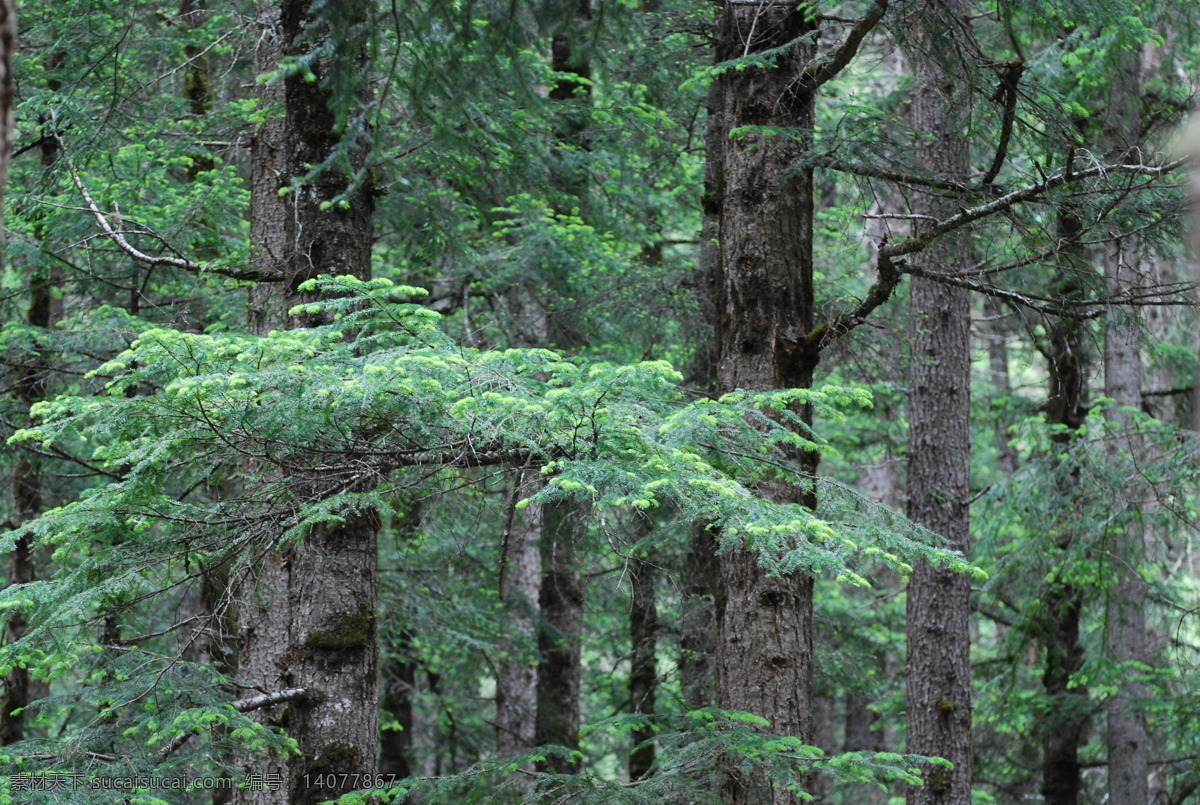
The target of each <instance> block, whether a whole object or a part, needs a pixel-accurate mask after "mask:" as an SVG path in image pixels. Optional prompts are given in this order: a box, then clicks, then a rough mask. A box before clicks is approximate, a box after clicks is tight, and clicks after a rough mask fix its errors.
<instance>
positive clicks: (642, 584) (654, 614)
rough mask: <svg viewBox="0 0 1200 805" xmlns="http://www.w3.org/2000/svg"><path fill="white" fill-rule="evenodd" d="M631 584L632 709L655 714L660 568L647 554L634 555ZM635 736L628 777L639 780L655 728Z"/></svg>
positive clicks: (651, 752) (650, 758) (648, 764)
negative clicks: (645, 555) (644, 555)
mask: <svg viewBox="0 0 1200 805" xmlns="http://www.w3.org/2000/svg"><path fill="white" fill-rule="evenodd" d="M640 519H642V518H639V520H640ZM646 525H648V523H647V524H646ZM629 584H630V588H631V590H630V596H629V598H630V605H629V642H630V648H631V660H630V668H629V709H630V711H632V712H633V713H638V714H641V715H646V716H653V715H654V690H655V687H656V684H657V681H658V603H657V593H658V590H657V586H658V568H657V567H655V566H654V563H653V562H652V561H651V560H650V559H649V558H648V557H643V556H640V555H639V556H637V557H635V558H634V559H633V560H632V569H631V571H630V578H629ZM632 738H633V744H634V746H635V747H638V745H639V744H644V745H643V746H641V747H640V748H635V749H634V750H633V751H632V752H631V753H630V755H629V779H630V780H640V779H642V778H643V777H646V776H647V775H648V774H649V773H650V767H651V766H653V765H654V756H655V750H654V744H653V740H654V729H653V728H651V727H646V728H643V729H635V730H634V731H633V734H632Z"/></svg>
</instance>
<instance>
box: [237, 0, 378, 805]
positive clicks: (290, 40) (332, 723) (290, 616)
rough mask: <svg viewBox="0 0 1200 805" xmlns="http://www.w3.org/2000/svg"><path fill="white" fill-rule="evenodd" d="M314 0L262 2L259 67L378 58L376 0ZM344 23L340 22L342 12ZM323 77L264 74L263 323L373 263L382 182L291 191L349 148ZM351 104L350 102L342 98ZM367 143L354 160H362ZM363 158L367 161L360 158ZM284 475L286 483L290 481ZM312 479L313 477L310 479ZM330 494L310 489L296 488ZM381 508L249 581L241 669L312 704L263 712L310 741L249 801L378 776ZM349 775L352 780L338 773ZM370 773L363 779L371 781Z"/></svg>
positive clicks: (321, 182)
mask: <svg viewBox="0 0 1200 805" xmlns="http://www.w3.org/2000/svg"><path fill="white" fill-rule="evenodd" d="M309 6H310V4H309V3H308V2H306V0H278V1H277V2H270V1H269V0H261V2H260V3H259V6H258V9H257V19H256V24H257V27H258V31H257V34H258V40H257V41H258V43H259V44H258V48H259V49H258V52H257V54H256V63H255V66H256V68H257V71H258V72H259V73H260V74H261V73H266V72H270V71H273V70H275V69H276V68H277V67H278V65H279V64H280V62H281V61H282V60H283V59H284V58H286V57H289V56H298V55H302V54H303V53H305V52H307V51H310V50H312V49H314V48H317V47H319V46H320V45H321V44H322V43H323V42H327V41H328V38H329V37H330V36H332V35H333V34H332V31H334V30H343V31H347V32H348V33H347V34H346V36H345V38H344V39H343V40H342V41H338V42H337V43H336V45H335V47H336V52H337V56H336V59H338V60H340V62H339V64H340V65H341V69H348V67H349V65H350V64H351V63H353V64H356V65H357V66H358V68H359V72H360V73H361V70H362V69H363V68H365V66H366V58H367V56H366V30H367V29H366V22H367V18H368V15H369V14H370V12H371V5H370V3H368V2H366V1H365V0H334V2H331V3H328V4H326V5H325V6H323V7H322V8H321V10H320V12H319V13H320V14H321V15H322V16H321V17H320V18H314V17H313V16H311V15H310V14H309ZM331 20H336V23H332V22H330V21H331ZM311 68H312V69H313V71H314V72H315V73H316V75H317V78H318V80H317V81H315V82H309V81H305V80H304V77H303V76H300V75H294V76H290V77H288V78H286V79H284V80H283V81H281V82H277V83H274V84H260V85H259V93H260V96H261V100H262V102H263V104H264V106H266V105H273V104H278V105H280V107H281V109H282V112H283V114H282V116H280V117H277V118H276V117H272V118H270V119H269V120H268V121H267V122H266V123H265V124H263V126H262V127H261V129H260V130H259V131H258V133H257V136H256V137H255V139H254V142H253V145H252V152H251V160H252V179H251V184H252V199H251V240H252V248H253V252H254V259H255V261H256V262H257V263H258V264H259V267H260V268H261V269H263V270H267V271H271V272H273V273H278V274H280V275H281V276H282V277H283V280H282V282H281V283H279V284H278V285H259V286H256V287H255V288H254V289H252V291H251V294H250V308H251V310H250V314H251V322H250V324H251V328H252V330H253V331H255V332H259V333H263V332H266V331H267V330H269V329H272V328H278V327H288V326H290V327H302V326H309V325H313V324H318V323H320V322H321V316H320V315H316V316H313V315H305V316H302V317H296V318H289V317H288V314H287V311H288V310H289V309H290V308H291V307H292V306H293V305H296V304H299V303H301V302H305V301H313V300H315V299H316V298H318V297H317V295H315V294H312V293H303V292H301V291H299V289H298V286H299V285H300V284H301V283H302V282H304V281H305V280H307V279H309V278H310V277H315V276H317V275H319V274H331V275H339V274H341V275H345V274H349V275H353V276H356V277H360V278H367V277H369V276H370V271H371V212H372V209H373V206H374V204H373V198H372V191H371V188H370V187H369V186H359V187H357V188H356V189H354V190H353V191H352V192H350V193H349V196H348V202H349V207H348V209H346V208H341V207H339V206H338V205H333V206H332V207H329V208H328V209H321V206H322V202H324V201H327V200H330V199H332V198H333V197H335V196H337V195H339V194H341V193H344V192H346V190H347V188H348V187H349V177H348V176H346V175H345V174H344V173H342V172H341V170H340V169H338V168H334V167H330V168H329V169H327V170H326V171H324V172H323V173H322V174H321V175H320V176H319V177H318V178H317V179H316V181H315V182H314V183H313V184H312V185H310V186H306V187H304V188H301V189H299V190H296V191H292V192H288V193H285V194H284V195H280V190H281V189H283V188H285V187H287V186H288V183H289V182H290V181H291V180H292V179H293V178H294V177H297V176H301V175H303V174H304V173H305V172H306V171H307V169H308V168H307V166H310V165H319V164H321V163H323V162H324V161H325V159H326V158H327V157H328V156H329V155H330V154H331V153H332V151H333V149H334V148H337V147H339V139H340V135H339V133H338V126H337V124H336V119H335V114H334V111H333V110H332V109H331V103H332V102H334V100H335V99H333V98H332V97H331V94H330V92H329V90H328V89H327V88H326V87H325V86H324V84H323V83H322V80H323V79H326V78H328V72H329V71H330V70H331V69H336V66H335V65H334V64H333V61H332V60H329V61H327V60H325V59H317V60H314V61H313V62H312V63H311ZM338 100H339V101H341V102H345V101H346V100H347V99H344V98H343V99H338ZM363 158H364V155H363V154H362V153H361V152H359V151H355V152H353V153H352V154H351V162H352V163H353V162H355V161H356V160H357V161H358V162H359V163H360V164H361V160H362V159H363ZM355 167H357V165H356V166H355ZM283 480H286V479H283ZM302 485H303V484H302ZM310 493H317V494H320V491H319V490H309V489H298V490H297V496H298V497H301V498H303V497H307V496H308V495H309V494H310ZM378 527H379V520H378V517H377V515H376V514H375V513H374V512H350V513H347V514H346V519H345V521H344V522H343V523H342V524H340V525H336V526H324V525H322V526H318V527H315V528H313V529H312V531H311V532H310V533H309V535H308V537H307V538H306V539H305V541H304V542H303V543H301V544H298V545H293V546H288V547H286V548H284V549H282V550H276V549H275V547H276V546H271V549H268V550H266V551H265V554H264V556H263V560H262V564H261V566H260V567H259V568H258V573H257V579H255V580H251V581H252V582H253V581H256V582H257V585H254V584H250V585H248V587H247V588H244V589H243V591H242V595H241V596H240V598H241V600H242V602H243V603H242V608H241V612H240V624H239V636H240V639H241V640H240V642H241V646H240V651H239V658H238V659H239V669H238V670H239V676H240V677H241V681H242V682H243V683H244V684H249V685H252V686H254V687H256V688H260V689H263V690H274V689H278V688H280V687H297V688H303V689H305V690H306V691H308V694H307V695H306V696H305V697H304V698H303V699H302V700H300V701H294V702H291V703H289V704H287V705H285V706H282V707H276V708H270V709H267V710H264V711H260V712H259V713H257V714H256V718H259V719H261V720H263V721H264V722H265V723H270V724H273V725H277V726H281V727H283V728H284V729H285V730H286V732H287V734H288V735H289V736H290V737H293V738H295V739H296V741H297V742H298V744H299V749H300V756H299V757H296V758H290V759H287V760H284V759H279V758H270V759H266V760H255V761H253V762H252V763H251V768H250V769H249V770H250V771H252V772H255V773H258V774H272V775H276V776H277V777H281V778H282V782H283V787H282V790H274V791H270V790H266V791H251V790H244V791H241V792H239V793H238V795H237V800H236V801H238V802H239V803H254V804H255V805H267V803H278V802H284V801H287V802H292V803H310V802H320V801H325V800H330V799H336V798H337V797H338V796H340V795H341V794H343V793H346V792H348V791H352V790H354V788H356V787H359V786H358V785H356V784H355V782H354V781H355V779H356V778H355V775H364V774H372V775H373V774H374V772H375V770H376V764H377V754H378V753H377V748H378V740H379V735H378V727H377V724H378V702H377V700H376V672H377V665H378V648H377V646H376V639H375V638H376V616H375V605H376V593H377V589H376V564H377V561H376V536H377V530H378ZM339 775H345V776H339ZM358 779H360V780H361V777H359V778H358Z"/></svg>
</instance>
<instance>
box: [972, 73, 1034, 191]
mask: <svg viewBox="0 0 1200 805" xmlns="http://www.w3.org/2000/svg"><path fill="white" fill-rule="evenodd" d="M1023 72H1025V63H1024V62H1022V61H1020V60H1015V61H1013V62H1011V63H1010V64H1009V65H1008V70H1007V71H1005V74H1004V78H1003V79H1002V80H1001V82H1000V86H999V87H998V88H997V89H996V94H995V95H994V96H992V100H994V101H999V100H1000V99H1001V98H1003V99H1004V119H1003V120H1002V121H1001V123H1000V141H999V142H998V143H997V144H996V156H995V157H993V158H992V165H991V167H989V168H988V170H987V173H985V174H984V175H983V179H981V180H980V184H983V185H989V184H991V183H992V182H993V181H995V179H996V176H997V175H998V174H999V173H1000V168H1001V167H1003V166H1004V159H1005V157H1006V156H1008V142H1009V140H1010V139H1012V130H1013V120H1014V119H1016V116H1017V84H1018V83H1019V82H1020V80H1021V73H1023Z"/></svg>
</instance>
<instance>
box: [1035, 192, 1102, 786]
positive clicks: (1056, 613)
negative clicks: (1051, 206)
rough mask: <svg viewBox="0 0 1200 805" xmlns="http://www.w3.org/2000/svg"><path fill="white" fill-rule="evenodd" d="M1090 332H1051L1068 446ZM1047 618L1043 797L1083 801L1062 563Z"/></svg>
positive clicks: (1072, 256) (1084, 724)
mask: <svg viewBox="0 0 1200 805" xmlns="http://www.w3.org/2000/svg"><path fill="white" fill-rule="evenodd" d="M1079 232H1080V225H1079V221H1078V219H1077V218H1076V217H1075V216H1074V215H1072V214H1071V213H1070V212H1069V211H1065V212H1062V213H1060V214H1059V218H1058V233H1059V237H1060V238H1062V239H1064V240H1067V241H1068V242H1074V241H1075V240H1076V239H1077V238H1078V236H1079ZM1079 251H1080V250H1079V249H1078V248H1075V247H1073V246H1072V247H1068V248H1066V249H1064V253H1063V257H1064V259H1066V260H1067V261H1072V260H1080V259H1081V258H1082V255H1081V254H1080V253H1079ZM1078 270H1079V267H1078V266H1077V265H1073V264H1071V263H1070V262H1068V264H1067V265H1064V266H1063V268H1062V272H1063V273H1062V276H1063V278H1064V281H1063V282H1061V283H1060V284H1059V287H1058V288H1057V289H1056V290H1057V293H1056V296H1058V297H1060V298H1064V299H1070V298H1078V297H1079V295H1080V294H1081V292H1082V289H1081V288H1079V286H1078V284H1077V283H1076V282H1075V281H1074V280H1073V279H1072V278H1073V277H1074V276H1075V275H1076V272H1077V271H1078ZM1086 336H1087V331H1086V329H1085V328H1084V325H1083V323H1082V322H1081V321H1080V320H1078V319H1069V318H1062V319H1059V320H1057V321H1056V322H1054V324H1053V326H1051V328H1050V332H1049V333H1048V336H1047V345H1046V352H1045V354H1046V362H1047V364H1048V367H1049V379H1050V384H1049V393H1048V398H1047V401H1046V422H1047V424H1050V425H1059V426H1062V427H1064V428H1065V429H1066V430H1064V431H1060V432H1059V433H1057V434H1056V435H1055V436H1054V437H1052V438H1053V439H1054V442H1055V443H1056V444H1057V445H1061V446H1062V447H1061V448H1056V449H1065V448H1067V447H1069V445H1070V444H1071V443H1072V442H1073V441H1074V440H1075V432H1076V431H1077V430H1078V429H1079V428H1080V427H1081V426H1082V425H1083V423H1084V420H1085V418H1086V417H1087V407H1086V398H1087V376H1088V373H1087V343H1086ZM1075 480H1076V479H1073V481H1072V483H1071V484H1070V486H1068V485H1066V484H1065V482H1064V484H1063V485H1062V488H1061V489H1060V490H1059V491H1060V493H1061V494H1062V495H1063V496H1064V497H1065V498H1066V499H1068V500H1069V499H1070V496H1071V494H1072V493H1073V492H1075V491H1077V490H1076V489H1075V488H1074V487H1076V486H1077V484H1076V483H1075V482H1074V481H1075ZM1051 537H1052V538H1053V540H1054V545H1053V549H1054V550H1055V551H1058V552H1063V553H1065V552H1066V551H1067V550H1068V549H1069V548H1070V547H1071V542H1072V540H1073V538H1074V528H1073V527H1072V525H1071V524H1070V523H1064V527H1063V528H1062V529H1061V530H1060V531H1059V532H1058V533H1055V534H1052V535H1051ZM1043 607H1044V611H1045V622H1044V626H1043V629H1042V641H1043V643H1044V644H1045V648H1046V663H1045V669H1044V671H1043V673H1042V689H1043V691H1044V693H1045V696H1046V703H1045V707H1046V713H1045V716H1044V717H1043V719H1042V722H1041V724H1040V725H1039V727H1040V730H1041V740H1042V787H1041V791H1042V796H1043V797H1044V798H1045V801H1046V805H1076V803H1077V802H1078V801H1079V793H1080V788H1081V784H1082V779H1081V771H1082V769H1081V767H1080V764H1079V750H1080V747H1081V746H1082V745H1083V743H1084V742H1085V740H1086V737H1087V729H1088V722H1089V721H1090V717H1089V714H1088V709H1089V706H1088V692H1087V688H1086V687H1084V686H1081V685H1078V684H1076V685H1074V686H1072V685H1071V684H1070V683H1071V677H1072V676H1073V675H1074V674H1075V673H1077V672H1078V671H1079V670H1080V669H1081V668H1082V667H1083V661H1084V650H1083V644H1082V643H1081V642H1080V631H1079V626H1080V615H1081V614H1082V610H1083V595H1082V591H1081V590H1080V589H1079V588H1078V587H1077V586H1076V585H1074V584H1072V583H1071V582H1070V581H1064V580H1063V579H1062V578H1061V577H1060V573H1059V572H1058V569H1057V568H1056V569H1055V571H1054V572H1053V573H1052V575H1051V577H1050V581H1049V583H1048V588H1047V590H1046V592H1045V598H1044V600H1043Z"/></svg>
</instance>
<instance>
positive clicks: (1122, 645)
mask: <svg viewBox="0 0 1200 805" xmlns="http://www.w3.org/2000/svg"><path fill="white" fill-rule="evenodd" d="M1140 83H1141V77H1140V59H1139V58H1138V54H1136V53H1131V54H1129V55H1128V56H1126V58H1125V59H1124V60H1123V61H1122V63H1120V64H1118V65H1117V66H1116V67H1115V70H1114V76H1113V92H1112V95H1111V96H1110V101H1109V108H1108V110H1107V113H1106V115H1105V119H1104V138H1105V142H1106V146H1107V150H1108V156H1109V157H1110V158H1111V157H1121V156H1123V155H1125V154H1127V153H1129V152H1130V151H1131V150H1132V149H1134V148H1136V147H1137V146H1138V142H1137V137H1138V133H1139V126H1138V104H1137V98H1138V91H1139V87H1140ZM1140 257H1141V256H1140V254H1139V249H1138V244H1137V242H1136V238H1134V237H1132V236H1130V237H1126V238H1120V239H1118V240H1116V241H1114V242H1112V243H1110V244H1107V245H1106V248H1105V252H1104V276H1105V284H1106V287H1107V290H1108V293H1109V294H1111V295H1125V294H1127V293H1128V292H1129V289H1130V288H1131V287H1135V286H1137V285H1140V284H1143V283H1142V279H1141V273H1140V271H1139V266H1138V263H1139V260H1140ZM1104 395H1105V396H1106V397H1111V398H1112V399H1113V401H1114V402H1115V403H1116V404H1117V405H1119V406H1127V407H1130V408H1135V409H1140V408H1141V405H1142V357H1141V346H1140V343H1139V331H1138V327H1137V325H1136V324H1135V323H1134V322H1132V321H1131V320H1130V319H1129V314H1128V313H1127V312H1125V311H1114V312H1113V314H1112V315H1111V316H1110V317H1109V319H1108V322H1107V328H1106V329H1105V334H1104ZM1109 419H1110V421H1112V422H1113V423H1114V424H1116V425H1117V427H1118V428H1119V427H1120V425H1121V424H1122V423H1125V422H1127V420H1128V415H1127V414H1126V413H1125V412H1123V411H1113V412H1111V413H1110V415H1109ZM1114 448H1115V449H1117V450H1119V451H1129V452H1132V453H1134V454H1135V455H1137V453H1139V452H1140V450H1141V444H1140V439H1139V438H1138V436H1137V435H1136V433H1134V432H1132V431H1130V432H1127V433H1125V434H1123V435H1122V436H1119V437H1118V438H1117V442H1116V444H1115V445H1114ZM1134 505H1136V504H1133V503H1131V504H1130V506H1131V508H1132V507H1133V506H1134ZM1121 522H1122V523H1123V527H1119V528H1116V529H1113V533H1112V534H1111V536H1110V540H1111V548H1110V551H1109V562H1110V563H1111V565H1112V571H1111V572H1112V574H1113V578H1114V579H1115V580H1116V581H1115V583H1114V584H1113V585H1112V586H1111V587H1110V589H1109V591H1108V595H1109V598H1108V623H1107V628H1106V630H1105V648H1106V649H1107V651H1108V655H1109V658H1110V659H1111V660H1112V661H1113V662H1117V663H1130V662H1146V661H1147V655H1146V611H1145V608H1146V584H1145V581H1144V580H1143V579H1142V578H1141V576H1140V574H1139V572H1138V566H1139V564H1140V562H1141V559H1142V555H1143V548H1144V546H1143V531H1142V522H1141V517H1140V512H1137V511H1134V510H1130V511H1127V512H1126V513H1125V516H1124V517H1123V518H1122V520H1121ZM1120 679H1121V681H1120V682H1119V683H1118V686H1117V692H1116V694H1115V695H1113V696H1112V697H1111V698H1110V699H1109V700H1108V730H1107V744H1108V795H1109V801H1110V802H1114V803H1116V802H1121V803H1126V802H1127V803H1130V805H1142V803H1144V802H1147V801H1148V798H1149V784H1148V773H1149V766H1148V763H1147V750H1148V747H1149V742H1150V741H1149V735H1148V732H1147V728H1146V715H1145V711H1144V710H1143V709H1142V708H1143V705H1142V702H1141V699H1142V697H1143V696H1144V695H1145V690H1144V687H1143V685H1142V683H1141V682H1140V681H1139V679H1138V676H1137V672H1136V671H1132V670H1131V671H1125V672H1123V673H1122V674H1121V676H1120Z"/></svg>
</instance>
